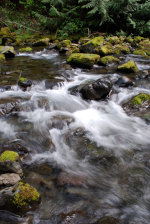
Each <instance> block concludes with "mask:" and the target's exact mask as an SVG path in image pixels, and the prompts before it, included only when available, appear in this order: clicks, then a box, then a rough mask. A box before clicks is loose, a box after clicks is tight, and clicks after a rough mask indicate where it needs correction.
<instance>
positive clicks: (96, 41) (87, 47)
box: [80, 36, 104, 54]
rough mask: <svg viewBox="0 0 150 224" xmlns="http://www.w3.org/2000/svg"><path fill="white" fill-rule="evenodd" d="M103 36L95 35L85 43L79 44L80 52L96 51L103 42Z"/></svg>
mask: <svg viewBox="0 0 150 224" xmlns="http://www.w3.org/2000/svg"><path fill="white" fill-rule="evenodd" d="M103 41H104V37H103V36H100V37H95V38H93V39H92V40H90V41H88V42H87V43H85V44H83V45H81V46H80V52H82V53H91V54H93V53H97V52H98V50H97V47H100V46H101V45H102V44H103Z"/></svg>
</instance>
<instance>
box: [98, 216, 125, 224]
mask: <svg viewBox="0 0 150 224" xmlns="http://www.w3.org/2000/svg"><path fill="white" fill-rule="evenodd" d="M121 223H122V222H121V220H119V219H118V218H114V217H111V216H105V217H102V218H100V219H99V220H98V221H97V222H95V223H94V224H121Z"/></svg>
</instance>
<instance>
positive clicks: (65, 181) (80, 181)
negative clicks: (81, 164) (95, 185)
mask: <svg viewBox="0 0 150 224" xmlns="http://www.w3.org/2000/svg"><path fill="white" fill-rule="evenodd" d="M85 183H86V177H85V176H81V175H78V174H72V173H67V172H62V173H61V174H60V175H59V177H58V180H57V184H58V185H60V186H62V185H75V186H82V185H84V184H85Z"/></svg>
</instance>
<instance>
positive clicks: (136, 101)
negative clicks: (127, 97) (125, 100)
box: [131, 93, 150, 105]
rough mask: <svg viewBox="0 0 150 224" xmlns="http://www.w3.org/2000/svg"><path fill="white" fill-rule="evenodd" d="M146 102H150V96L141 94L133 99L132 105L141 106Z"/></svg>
mask: <svg viewBox="0 0 150 224" xmlns="http://www.w3.org/2000/svg"><path fill="white" fill-rule="evenodd" d="M145 101H149V102H150V95H149V94H146V93H140V94H138V95H137V96H135V97H134V98H133V99H132V101H131V104H132V105H141V104H142V103H143V102H145Z"/></svg>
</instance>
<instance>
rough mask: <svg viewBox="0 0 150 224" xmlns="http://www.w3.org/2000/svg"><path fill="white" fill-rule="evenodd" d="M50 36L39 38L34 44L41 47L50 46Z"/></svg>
mask: <svg viewBox="0 0 150 224" xmlns="http://www.w3.org/2000/svg"><path fill="white" fill-rule="evenodd" d="M49 40H50V39H49V38H43V39H40V40H37V41H36V42H34V43H33V46H36V47H40V46H48V45H49Z"/></svg>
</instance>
